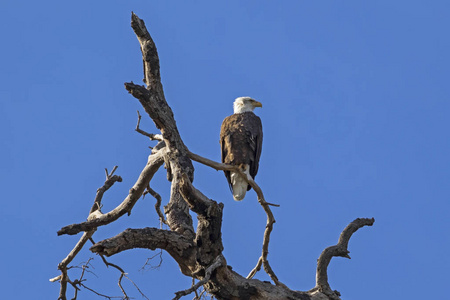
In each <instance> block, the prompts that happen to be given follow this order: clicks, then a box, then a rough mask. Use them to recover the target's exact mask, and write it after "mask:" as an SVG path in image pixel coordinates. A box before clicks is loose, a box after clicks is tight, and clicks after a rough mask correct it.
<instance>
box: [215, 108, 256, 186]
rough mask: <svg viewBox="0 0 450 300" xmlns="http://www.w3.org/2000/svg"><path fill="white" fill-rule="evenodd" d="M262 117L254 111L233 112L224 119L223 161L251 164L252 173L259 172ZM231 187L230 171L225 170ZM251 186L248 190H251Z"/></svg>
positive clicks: (221, 137) (222, 137) (253, 175)
mask: <svg viewBox="0 0 450 300" xmlns="http://www.w3.org/2000/svg"><path fill="white" fill-rule="evenodd" d="M262 138H263V135H262V123H261V119H260V118H259V117H258V116H256V115H255V114H254V113H253V112H243V113H238V114H233V115H231V116H229V117H227V118H225V120H223V123H222V127H221V130H220V146H221V150H222V162H223V163H226V164H232V165H242V164H245V165H249V167H250V170H249V173H250V175H251V176H252V177H253V178H255V176H256V173H258V167H259V158H260V157H261V147H262ZM225 176H226V177H227V180H228V183H229V184H230V187H231V181H230V172H228V171H225ZM250 188H251V187H250V186H248V187H247V190H250Z"/></svg>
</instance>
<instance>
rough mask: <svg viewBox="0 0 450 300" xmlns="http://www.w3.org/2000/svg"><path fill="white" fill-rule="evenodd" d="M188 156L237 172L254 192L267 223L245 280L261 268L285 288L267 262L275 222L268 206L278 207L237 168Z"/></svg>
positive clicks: (197, 156)
mask: <svg viewBox="0 0 450 300" xmlns="http://www.w3.org/2000/svg"><path fill="white" fill-rule="evenodd" d="M188 155H189V157H190V158H191V159H192V160H194V161H196V162H199V163H202V164H204V165H207V166H209V167H211V168H214V169H216V170H222V171H235V172H238V173H239V174H240V175H241V176H242V177H243V178H244V179H245V180H246V181H247V183H248V184H249V185H250V186H251V187H252V188H253V190H254V191H255V193H256V195H257V197H258V202H259V204H261V206H262V208H263V209H264V212H265V213H266V215H267V223H266V229H265V231H264V238H263V247H262V254H261V256H260V258H259V259H258V262H257V264H256V266H255V268H253V270H251V271H250V273H249V274H248V276H247V279H251V278H253V276H255V274H256V273H257V272H258V271H259V270H261V266H263V267H264V271H266V273H267V274H268V275H269V276H270V278H271V279H272V280H273V282H274V283H275V284H276V285H278V286H281V287H285V288H287V286H286V285H284V284H283V283H282V282H280V281H279V280H278V277H277V276H276V275H275V272H274V271H273V270H272V268H271V267H270V264H269V261H268V260H267V256H268V254H269V241H270V233H271V232H272V229H273V224H274V223H275V222H276V221H275V217H274V216H273V213H272V210H271V209H270V205H272V206H279V205H276V204H272V203H269V202H267V201H266V199H265V198H264V194H263V192H262V189H261V188H260V187H259V186H258V185H257V184H256V182H255V181H254V180H253V178H251V176H249V175H247V174H245V173H243V172H242V171H241V170H240V169H239V167H238V166H233V165H227V164H222V163H218V162H215V161H213V160H210V159H207V158H204V157H202V156H200V155H198V154H195V153H192V152H190V151H189V150H188Z"/></svg>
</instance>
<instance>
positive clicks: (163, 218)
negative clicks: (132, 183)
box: [142, 184, 168, 226]
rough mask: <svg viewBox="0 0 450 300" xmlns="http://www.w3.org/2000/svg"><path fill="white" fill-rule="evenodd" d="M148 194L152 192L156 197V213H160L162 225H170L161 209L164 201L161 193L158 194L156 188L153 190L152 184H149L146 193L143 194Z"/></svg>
mask: <svg viewBox="0 0 450 300" xmlns="http://www.w3.org/2000/svg"><path fill="white" fill-rule="evenodd" d="M146 194H150V195H152V196H153V197H154V198H155V199H156V203H155V210H156V213H157V214H158V217H159V222H160V223H161V226H162V224H166V225H168V224H167V221H166V218H165V217H164V214H163V213H162V211H161V202H162V198H161V195H160V194H158V193H157V192H156V191H155V190H153V189H152V188H151V187H150V184H148V185H147V190H146V191H145V192H144V194H143V195H142V196H145V195H146Z"/></svg>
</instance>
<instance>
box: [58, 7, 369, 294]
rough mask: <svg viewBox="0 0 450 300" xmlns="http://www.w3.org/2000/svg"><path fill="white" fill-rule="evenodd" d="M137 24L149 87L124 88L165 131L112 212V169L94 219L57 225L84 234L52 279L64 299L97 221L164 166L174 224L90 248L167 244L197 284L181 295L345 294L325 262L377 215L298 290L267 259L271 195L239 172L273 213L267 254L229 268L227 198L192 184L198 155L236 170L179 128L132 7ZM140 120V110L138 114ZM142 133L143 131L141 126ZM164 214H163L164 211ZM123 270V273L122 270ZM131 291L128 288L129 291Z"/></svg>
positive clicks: (109, 217) (109, 250) (138, 192)
mask: <svg viewBox="0 0 450 300" xmlns="http://www.w3.org/2000/svg"><path fill="white" fill-rule="evenodd" d="M131 26H132V28H133V30H134V32H135V33H136V36H137V38H138V40H139V43H140V46H141V50H142V56H143V61H144V76H145V77H144V82H145V83H146V87H144V86H141V85H136V84H134V83H132V82H131V83H125V88H126V89H127V90H128V91H129V92H130V93H131V94H132V95H133V96H134V97H135V98H137V99H138V100H139V102H140V103H141V104H142V106H143V108H144V109H145V111H146V112H147V113H148V115H149V116H150V118H151V119H152V120H153V121H154V123H155V124H156V126H157V128H158V129H160V130H161V134H157V135H152V134H146V135H148V136H149V137H150V138H152V139H155V140H159V143H158V145H157V146H156V147H154V148H153V150H152V153H151V155H150V156H149V158H148V162H147V165H146V166H145V167H144V169H143V171H142V172H141V175H140V176H139V178H138V180H137V182H136V183H135V184H134V186H133V187H132V188H131V189H130V191H129V194H128V196H127V197H126V198H125V199H124V200H123V202H122V203H121V204H120V205H119V206H117V207H116V208H115V209H113V210H112V211H110V212H108V213H105V214H103V213H101V212H100V207H101V206H100V202H101V198H102V196H103V193H104V192H105V191H106V190H107V189H108V188H109V187H111V186H112V185H113V184H114V182H116V181H120V180H121V178H120V177H118V176H116V175H114V176H113V174H112V173H113V172H114V170H113V172H111V173H110V174H108V173H107V180H106V182H105V185H104V186H103V187H102V188H101V189H99V191H98V193H97V197H96V199H95V201H94V202H95V203H94V206H93V207H92V209H91V212H90V215H89V218H88V221H86V222H83V223H79V224H73V225H69V226H66V227H64V228H62V229H61V230H60V231H58V234H59V235H62V234H77V233H79V232H84V234H83V236H82V238H81V239H80V241H79V243H78V244H77V246H76V247H75V248H74V250H73V251H72V252H71V253H70V254H69V255H68V256H67V257H66V259H65V260H63V261H62V262H61V263H60V265H59V269H60V270H61V272H62V274H61V275H60V276H58V277H56V278H54V279H53V281H57V280H59V281H60V283H61V292H60V299H65V298H66V289H67V283H70V284H72V285H73V286H75V285H76V284H77V282H75V283H74V282H73V281H71V280H70V279H69V277H68V274H67V266H68V264H69V263H70V262H71V261H72V259H73V258H74V257H75V255H76V254H77V253H78V251H79V250H80V249H81V248H82V247H83V246H84V244H85V243H86V241H87V240H89V239H90V238H91V236H92V234H93V233H94V232H95V230H96V229H97V228H98V227H99V226H103V225H107V224H110V223H111V222H114V221H115V220H117V219H118V218H119V217H121V216H122V215H124V214H125V213H130V212H131V210H132V209H133V206H134V204H135V203H136V202H137V201H138V200H139V199H140V198H141V196H142V195H143V193H144V192H145V191H146V189H147V191H148V192H150V193H152V194H154V192H153V191H152V190H151V189H150V187H149V183H150V180H151V179H152V177H153V175H154V174H155V173H156V172H157V171H158V169H159V168H160V167H161V166H162V165H163V163H165V164H166V168H167V172H168V179H169V180H170V181H171V195H170V200H169V203H168V205H167V206H165V209H164V212H165V216H166V220H164V222H166V223H167V224H168V226H169V228H170V230H163V229H157V228H141V229H127V230H125V231H123V232H122V233H120V234H118V235H117V236H114V237H111V238H109V239H106V240H103V241H100V242H97V243H95V244H94V245H93V246H92V247H91V248H90V250H91V251H92V252H94V253H98V254H100V255H102V257H104V256H112V255H115V254H117V253H119V252H122V251H125V250H131V249H133V248H145V249H151V250H155V249H163V250H165V251H167V252H168V253H169V254H170V255H171V256H172V257H173V258H174V259H175V261H176V262H177V263H178V265H179V267H180V270H181V272H182V273H183V274H184V275H186V276H190V277H193V278H195V279H197V280H199V282H198V283H197V284H196V285H194V286H192V287H191V288H189V289H187V290H184V291H180V292H176V293H175V299H179V298H180V297H182V296H184V295H187V294H189V293H191V292H193V291H194V290H196V289H197V288H198V287H200V286H201V285H203V286H204V288H205V289H206V290H207V292H208V293H210V294H211V295H214V297H216V298H217V299H251V300H257V299H265V300H267V299H302V300H306V299H339V296H340V295H339V293H338V292H336V291H333V290H331V288H330V286H329V284H328V278H327V267H328V264H329V262H330V260H331V258H332V257H334V256H342V257H348V250H347V245H348V241H349V239H350V237H351V235H352V234H353V233H354V232H355V231H356V230H358V229H359V228H361V227H363V226H365V225H368V226H371V225H372V224H373V223H374V219H356V220H354V221H353V222H351V223H350V224H349V225H348V226H347V227H346V228H345V229H344V231H343V232H342V234H341V236H340V238H339V242H338V244H337V245H335V246H331V247H328V248H327V249H325V250H324V251H323V252H322V254H321V256H320V258H319V260H318V266H317V273H316V286H315V287H314V288H313V289H311V290H309V291H294V290H291V289H289V288H288V287H287V286H286V285H284V284H283V283H281V282H280V281H279V280H278V278H277V277H276V275H275V272H274V271H273V270H272V268H271V267H270V265H269V262H268V258H267V256H268V246H269V240H270V233H271V231H272V226H273V223H274V222H275V219H274V216H273V214H272V212H271V210H270V206H272V205H273V204H270V203H268V202H266V201H265V199H264V196H263V193H262V190H261V188H260V187H259V186H258V185H257V184H256V183H255V182H254V181H253V180H252V179H251V178H250V177H249V178H247V177H246V175H244V174H243V173H241V175H242V176H244V177H245V178H246V179H247V181H248V182H249V184H250V185H251V186H252V187H253V189H254V190H255V192H256V193H257V195H258V201H259V203H260V204H261V206H262V208H263V209H264V210H265V212H266V214H267V224H266V231H265V233H264V242H263V247H262V254H261V257H260V259H259V260H258V264H257V266H256V267H255V269H254V270H252V272H250V274H249V275H248V276H247V277H244V276H242V275H240V274H238V273H236V272H235V271H233V270H232V269H231V267H229V266H228V265H227V261H226V259H225V257H224V256H223V253H222V251H223V249H224V247H223V244H222V238H221V227H222V222H223V221H225V222H226V220H223V214H222V212H223V204H222V203H217V202H216V201H214V200H212V199H209V198H208V197H207V196H205V195H203V194H202V193H201V192H200V191H199V190H197V189H196V188H195V187H194V185H193V178H194V167H193V164H192V160H195V161H197V162H200V163H203V164H205V165H208V166H210V167H212V168H215V169H217V170H234V171H238V172H239V169H236V168H235V167H234V166H230V165H224V164H221V163H217V162H214V161H211V160H208V159H206V158H203V157H201V156H199V155H196V154H193V153H191V152H190V151H189V150H188V149H187V147H186V146H185V144H184V143H183V140H182V139H181V136H180V134H179V131H178V129H177V126H176V122H175V118H174V115H173V112H172V110H171V108H170V106H169V105H168V104H167V102H166V100H165V97H164V92H163V88H162V84H161V78H160V68H159V58H158V54H157V50H156V46H155V44H154V42H153V40H152V38H151V36H150V34H149V33H148V31H147V29H146V27H145V24H144V22H143V21H142V20H141V19H139V18H138V17H137V16H136V15H135V14H134V13H133V14H132V22H131ZM139 119H140V116H139ZM138 130H139V131H141V132H142V130H140V129H138ZM190 212H193V213H195V214H196V216H197V219H198V226H197V228H196V229H194V227H193V222H192V218H191V214H190ZM160 217H161V218H163V215H162V214H161V213H160ZM261 267H263V268H264V270H265V271H266V272H267V273H268V274H269V276H270V277H271V279H272V281H273V283H274V284H272V283H269V282H262V281H260V280H257V279H252V277H253V276H254V275H255V273H256V272H258V271H259V270H260V269H261ZM122 274H123V271H122ZM125 295H126V294H125Z"/></svg>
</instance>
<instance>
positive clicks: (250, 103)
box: [233, 97, 262, 114]
mask: <svg viewBox="0 0 450 300" xmlns="http://www.w3.org/2000/svg"><path fill="white" fill-rule="evenodd" d="M255 107H262V104H261V102H258V101H256V100H255V99H252V98H250V97H239V98H236V100H234V103H233V109H234V113H235V114H240V113H243V112H246V111H253V110H254V109H255Z"/></svg>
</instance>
